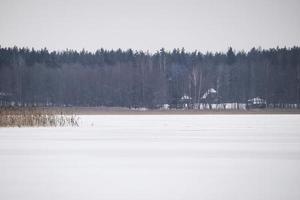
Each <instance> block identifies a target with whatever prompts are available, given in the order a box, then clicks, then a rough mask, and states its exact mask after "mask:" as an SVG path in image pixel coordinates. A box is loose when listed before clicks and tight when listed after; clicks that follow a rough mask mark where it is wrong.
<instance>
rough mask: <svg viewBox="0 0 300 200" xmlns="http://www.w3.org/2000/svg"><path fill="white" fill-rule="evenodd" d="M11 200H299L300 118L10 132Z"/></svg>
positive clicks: (1, 188)
mask: <svg viewBox="0 0 300 200" xmlns="http://www.w3.org/2000/svg"><path fill="white" fill-rule="evenodd" d="M0 199H1V200H77V199H78V200H86V199H91V200H93V199H99V200H199V199H204V200H219V199H220V200H221V199H222V200H235V199H243V200H282V199H288V200H299V199H300V115H178V116H177V115H170V116H169V115H101V116H97V115H96V116H80V127H78V128H75V127H74V128H73V127H65V128H1V129H0Z"/></svg>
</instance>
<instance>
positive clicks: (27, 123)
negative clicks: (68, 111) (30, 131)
mask: <svg viewBox="0 0 300 200" xmlns="http://www.w3.org/2000/svg"><path fill="white" fill-rule="evenodd" d="M78 120H79V118H78V117H77V116H76V115H65V114H63V113H62V112H61V113H60V114H58V113H56V112H51V109H43V108H38V107H0V127H63V126H78Z"/></svg>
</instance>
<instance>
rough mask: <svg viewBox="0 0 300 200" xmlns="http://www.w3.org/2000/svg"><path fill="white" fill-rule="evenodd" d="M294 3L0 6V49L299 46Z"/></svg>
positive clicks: (53, 0)
mask: <svg viewBox="0 0 300 200" xmlns="http://www.w3.org/2000/svg"><path fill="white" fill-rule="evenodd" d="M299 10H300V0H98V1H97V0H80V1H79V0H48V1H46V0H0V45H1V46H14V45H17V46H19V47H23V46H25V47H35V48H43V47H47V48H48V49H50V50H63V49H66V48H69V49H82V48H85V49H87V50H91V51H94V50H95V49H98V48H101V47H103V48H106V49H117V48H122V49H127V48H133V49H135V50H145V51H146V50H149V51H150V52H152V51H154V50H158V49H160V48H161V47H165V48H166V49H168V50H169V49H173V48H181V47H184V48H185V49H187V50H188V51H192V50H196V49H197V50H200V51H203V52H205V51H214V52H215V51H225V50H227V48H228V46H233V47H234V48H235V49H237V50H242V49H244V50H249V49H250V48H251V47H253V46H255V47H258V46H261V47H262V48H270V47H276V46H279V47H283V46H287V47H290V46H294V45H298V46H300V11H299Z"/></svg>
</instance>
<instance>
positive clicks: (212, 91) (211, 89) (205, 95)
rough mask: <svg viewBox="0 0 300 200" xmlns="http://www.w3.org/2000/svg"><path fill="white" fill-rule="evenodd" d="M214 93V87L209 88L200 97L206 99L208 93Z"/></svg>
mask: <svg viewBox="0 0 300 200" xmlns="http://www.w3.org/2000/svg"><path fill="white" fill-rule="evenodd" d="M216 93H217V91H216V90H215V89H214V88H210V89H208V90H207V91H206V92H205V93H204V94H203V96H202V97H201V98H202V99H206V98H207V96H208V95H209V94H216Z"/></svg>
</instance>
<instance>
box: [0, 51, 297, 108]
mask: <svg viewBox="0 0 300 200" xmlns="http://www.w3.org/2000/svg"><path fill="white" fill-rule="evenodd" d="M210 88H214V89H215V90H216V91H217V98H216V100H215V101H216V103H232V102H236V103H245V102H247V100H248V99H250V98H254V97H261V98H264V99H265V100H266V102H267V104H273V105H274V104H276V105H281V104H298V105H299V104H300V48H299V47H292V48H273V49H266V50H265V49H261V48H252V49H251V50H250V51H248V52H245V51H235V50H233V49H232V48H231V47H230V48H228V51H227V52H223V53H222V52H217V53H211V52H207V53H201V52H198V51H194V52H187V51H185V49H183V48H182V49H174V50H172V51H166V50H165V49H161V50H159V51H157V52H155V53H149V52H143V51H134V50H132V49H128V50H121V49H117V50H105V49H102V48H101V49H99V50H97V51H95V52H89V51H86V50H84V49H83V50H82V51H75V50H68V49H67V50H64V51H48V50H47V49H46V48H45V49H40V50H36V49H29V48H18V47H12V48H7V47H5V48H4V47H1V46H0V97H1V99H0V101H1V102H2V103H1V104H2V105H3V104H8V103H9V104H11V103H14V104H16V105H24V106H26V105H27V106H30V105H40V106H115V107H147V108H155V107H158V106H160V105H163V104H169V105H172V106H174V107H176V105H177V104H178V103H179V101H180V99H181V97H182V96H184V95H187V96H189V97H191V101H192V103H193V104H197V103H200V102H201V101H202V98H201V97H202V96H203V94H204V93H205V92H206V91H207V90H208V89H210Z"/></svg>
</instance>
